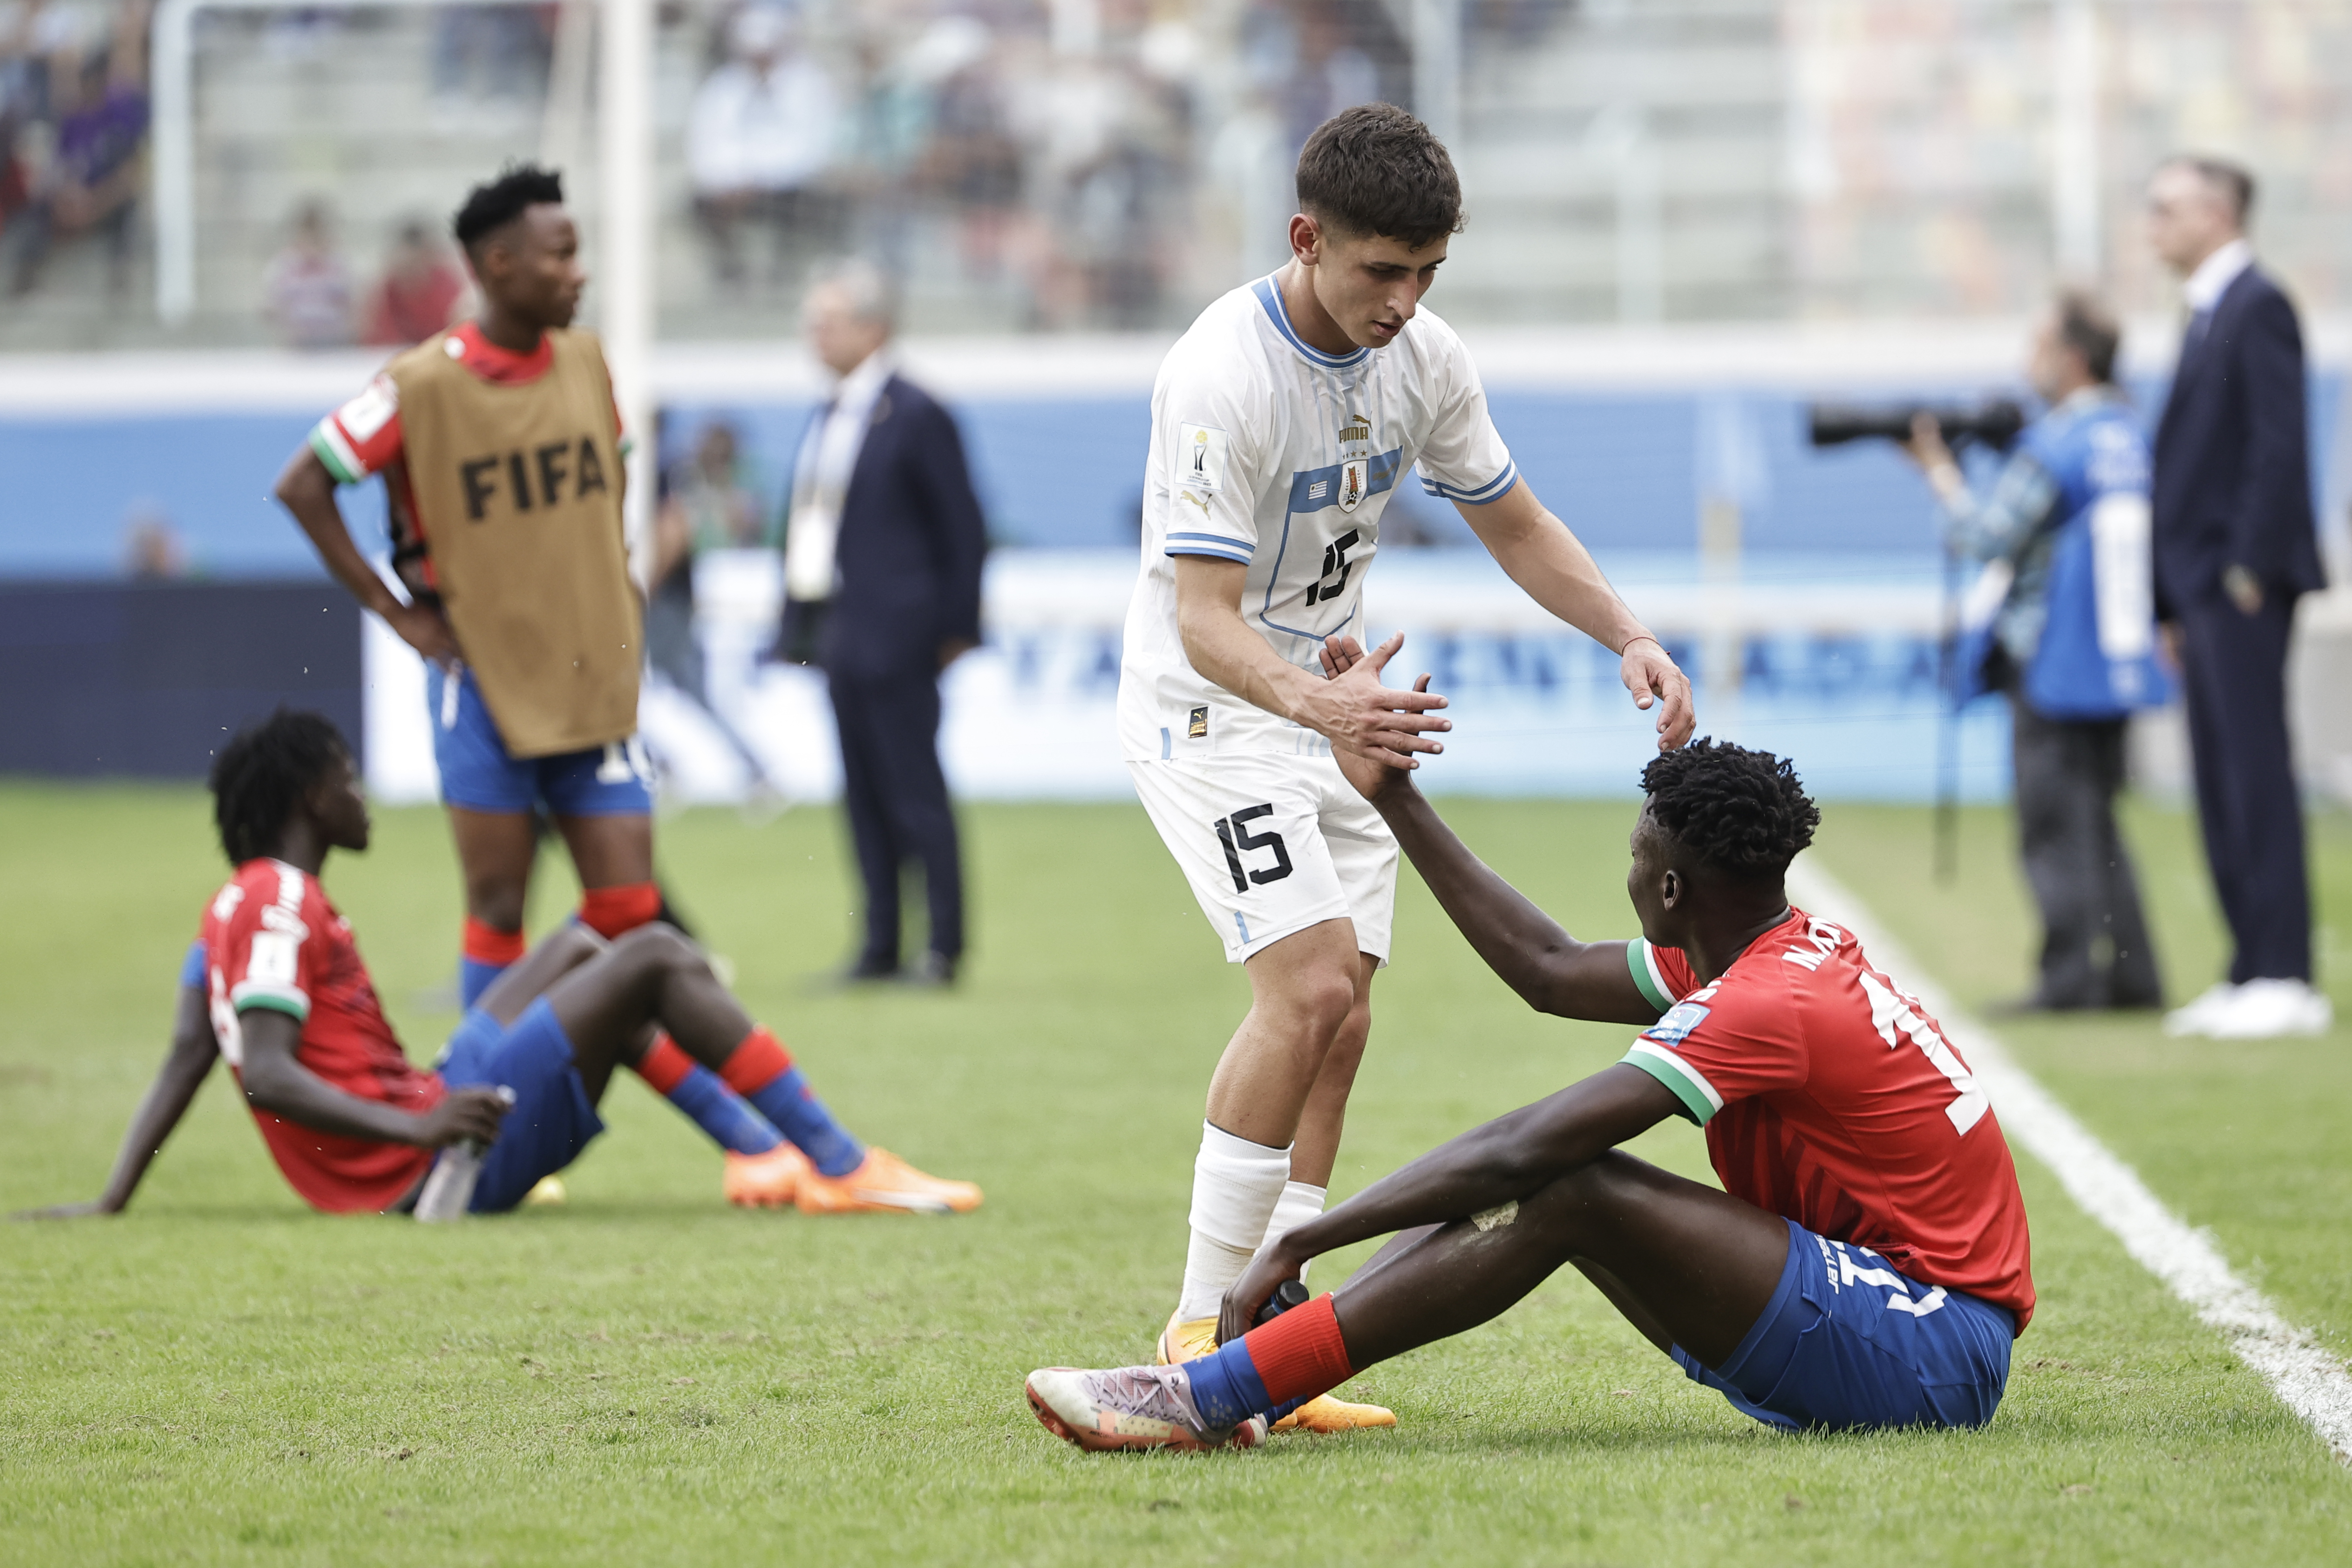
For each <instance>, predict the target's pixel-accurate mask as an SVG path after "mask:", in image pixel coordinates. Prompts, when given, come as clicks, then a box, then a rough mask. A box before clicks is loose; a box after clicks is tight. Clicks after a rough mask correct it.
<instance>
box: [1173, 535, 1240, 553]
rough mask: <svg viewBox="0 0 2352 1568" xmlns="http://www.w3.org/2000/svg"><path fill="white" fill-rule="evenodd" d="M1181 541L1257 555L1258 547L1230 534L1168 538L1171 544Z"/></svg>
mask: <svg viewBox="0 0 2352 1568" xmlns="http://www.w3.org/2000/svg"><path fill="white" fill-rule="evenodd" d="M1179 539H1181V540H1183V541H1184V542H1185V543H1186V544H1196V545H1218V546H1222V547H1223V549H1237V550H1239V551H1241V552H1242V553H1243V554H1244V555H1255V554H1256V553H1257V546H1255V545H1254V544H1252V543H1250V541H1249V540H1247V539H1237V538H1233V537H1232V536H1231V535H1229V534H1188V533H1172V534H1170V535H1169V536H1168V542H1169V543H1171V544H1174V543H1175V542H1176V541H1177V540H1179Z"/></svg>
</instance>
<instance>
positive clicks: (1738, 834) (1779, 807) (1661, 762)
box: [1642, 740, 1822, 883]
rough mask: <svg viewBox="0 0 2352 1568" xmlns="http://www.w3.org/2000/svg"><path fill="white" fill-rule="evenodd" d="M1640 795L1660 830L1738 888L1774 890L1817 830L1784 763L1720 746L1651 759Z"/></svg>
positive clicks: (1811, 809)
mask: <svg viewBox="0 0 2352 1568" xmlns="http://www.w3.org/2000/svg"><path fill="white" fill-rule="evenodd" d="M1642 788H1643V789H1644V790H1645V791H1647V792H1648V794H1649V797H1650V802H1649V804H1650V815H1651V816H1652V818H1654V820H1655V821H1657V823H1658V825H1659V826H1660V827H1662V828H1664V829H1665V830H1666V831H1668V832H1670V833H1672V834H1673V835H1674V836H1675V839H1676V840H1677V841H1679V842H1681V844H1682V845H1683V846H1684V847H1685V849H1687V850H1689V851H1690V852H1692V853H1693V854H1696V856H1698V858H1699V859H1700V861H1701V862H1704V863H1706V865H1708V866H1711V867H1713V868H1714V869H1715V870H1717V871H1719V872H1721V873H1723V874H1725V875H1726V876H1729V877H1736V878H1738V880H1739V881H1741V882H1751V883H1770V882H1777V881H1778V880H1779V879H1780V876H1781V875H1782V874H1783V873H1786V872H1787V871H1788V869H1789V862H1790V861H1792V860H1794V859H1796V858H1797V852H1798V851H1799V850H1801V849H1803V848H1804V847H1805V846H1806V845H1807V844H1810V843H1811V842H1812V841H1813V830H1814V829H1815V828H1817V827H1820V826H1821V823H1822V810H1821V808H1820V807H1818V806H1816V805H1814V804H1813V802H1812V798H1811V796H1809V795H1807V794H1806V793H1805V786H1804V782H1803V780H1801V779H1799V778H1798V777H1797V770H1796V768H1794V767H1792V766H1791V765H1790V762H1789V760H1788V758H1782V757H1775V756H1773V755H1772V754H1771V753H1770V752H1769V751H1750V750H1748V748H1747V747H1744V746H1734V745H1732V744H1731V743H1730V742H1729V741H1725V740H1695V741H1692V742H1691V743H1690V744H1689V745H1688V746H1685V747H1683V748H1682V749H1681V750H1680V751H1669V752H1665V753H1663V754H1662V755H1660V756H1658V757H1656V758H1652V759H1651V762H1650V765H1649V766H1648V767H1646V768H1643V769H1642Z"/></svg>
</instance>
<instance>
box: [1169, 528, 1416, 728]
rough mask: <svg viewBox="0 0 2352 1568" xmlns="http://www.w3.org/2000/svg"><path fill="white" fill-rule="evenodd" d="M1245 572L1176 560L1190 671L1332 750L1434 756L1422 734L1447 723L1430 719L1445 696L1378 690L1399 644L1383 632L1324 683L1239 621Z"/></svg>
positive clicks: (1227, 564)
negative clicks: (1363, 654) (1352, 664)
mask: <svg viewBox="0 0 2352 1568" xmlns="http://www.w3.org/2000/svg"><path fill="white" fill-rule="evenodd" d="M1248 577H1249V569H1248V568H1247V567H1245V566H1244V565H1242V564H1241V563H1240V562H1238V561H1230V560H1223V559H1218V558H1216V557H1214V556H1202V555H1180V556H1178V557H1177V558H1176V621H1177V628H1178V631H1179V632H1180V633H1181V635H1182V637H1183V640H1184V656H1185V657H1186V658H1187V659H1189V660H1191V661H1192V668H1193V669H1195V670H1197V671H1199V672H1200V673H1201V674H1203V675H1205V676H1207V677H1208V678H1209V679H1210V680H1212V681H1214V682H1215V683H1216V684H1217V685H1221V686H1223V687H1224V689H1225V690H1227V691H1229V692H1231V693H1233V694H1234V695H1235V696H1237V697H1239V698H1241V699H1242V700H1243V701H1244V702H1246V703H1248V704H1250V705H1251V706H1255V707H1261V708H1264V709H1265V711H1266V712H1268V713H1271V714H1278V715H1280V716H1282V717H1284V718H1286V719H1289V720H1291V721H1292V722H1293V723H1295V724H1302V725H1305V726H1306V727H1307V728H1309V729H1311V730H1314V731H1315V732H1316V733H1317V734H1318V735H1320V736H1322V737H1324V738H1326V739H1327V740H1328V741H1330V743H1331V745H1332V747H1333V748H1334V749H1335V750H1339V751H1344V752H1348V753H1350V754H1352V755H1354V756H1358V757H1362V758H1368V759H1370V760H1371V761H1374V762H1378V763H1381V764H1382V765H1384V766H1386V767H1389V768H1417V767H1419V766H1420V764H1419V763H1418V762H1416V761H1415V760H1414V759H1413V756H1412V754H1413V753H1415V752H1429V753H1436V752H1439V751H1443V750H1444V749H1445V747H1444V744H1443V743H1441V742H1439V741H1434V740H1427V739H1423V735H1424V734H1425V733H1426V732H1428V731H1431V730H1436V731H1441V732H1442V731H1444V730H1448V729H1451V728H1453V727H1454V726H1453V721H1451V720H1450V719H1443V718H1438V717H1436V716H1434V714H1433V710H1435V709H1437V708H1442V707H1444V706H1445V699H1444V697H1442V696H1435V695H1431V694H1429V693H1426V692H1398V691H1387V690H1383V689H1382V687H1381V684H1380V672H1381V666H1382V665H1384V664H1387V663H1388V661H1389V660H1390V659H1391V657H1392V656H1394V654H1395V653H1396V651H1397V649H1399V648H1401V647H1402V646H1403V645H1404V639H1403V637H1402V635H1398V636H1393V637H1391V638H1390V639H1389V640H1388V641H1387V642H1386V643H1382V644H1381V646H1380V647H1379V648H1376V649H1374V650H1373V651H1372V653H1370V655H1369V656H1368V657H1367V658H1365V659H1364V660H1363V661H1362V664H1360V666H1359V667H1358V668H1356V669H1355V670H1352V671H1349V672H1348V673H1346V674H1341V675H1339V677H1337V678H1336V679H1329V680H1326V679H1324V678H1322V677H1320V676H1318V674H1315V673H1313V672H1311V671H1307V670H1302V669H1300V668H1299V667H1298V666H1297V665H1296V664H1289V663H1287V662H1286V661H1285V660H1284V659H1283V658H1282V657H1281V655H1279V654H1277V653H1276V652H1275V651H1274V648H1273V646H1272V645H1271V644H1270V643H1267V642H1266V640H1265V638H1263V637H1261V636H1259V635H1258V634H1257V633H1256V632H1253V631H1251V630H1250V629H1249V623H1248V622H1245V621H1244V620H1243V619H1242V609H1241V606H1242V585H1243V584H1244V582H1245V581H1246V580H1248Z"/></svg>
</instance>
